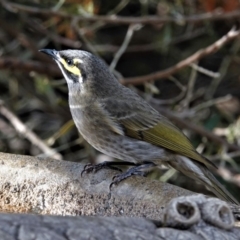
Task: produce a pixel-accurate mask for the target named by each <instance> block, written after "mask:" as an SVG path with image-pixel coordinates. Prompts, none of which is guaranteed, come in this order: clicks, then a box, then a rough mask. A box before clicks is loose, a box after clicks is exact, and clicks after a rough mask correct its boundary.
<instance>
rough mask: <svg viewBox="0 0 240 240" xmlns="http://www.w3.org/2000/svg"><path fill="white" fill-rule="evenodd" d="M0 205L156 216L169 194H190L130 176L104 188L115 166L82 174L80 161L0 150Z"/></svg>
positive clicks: (57, 211) (31, 210)
mask: <svg viewBox="0 0 240 240" xmlns="http://www.w3.org/2000/svg"><path fill="white" fill-rule="evenodd" d="M0 163H1V167H0V211H1V212H15V213H16V212H17V213H23V212H29V213H38V214H55V215H74V216H76V215H100V216H136V217H143V216H144V217H147V218H151V219H157V220H161V217H162V214H163V211H164V208H165V206H166V205H167V204H168V203H169V201H170V200H171V199H172V198H175V197H178V196H187V195H191V194H193V193H192V192H190V191H188V190H184V189H182V188H179V187H177V186H173V185H171V184H168V183H162V182H159V181H152V180H150V179H148V178H141V177H132V178H129V179H127V180H125V181H124V182H122V183H120V184H119V185H118V186H114V187H113V188H112V190H111V192H110V191H109V185H110V183H111V180H112V177H113V176H114V175H115V174H117V173H118V172H116V171H113V170H101V171H99V172H97V173H92V174H91V173H89V174H83V176H82V177H81V172H82V170H83V167H84V164H80V163H74V162H67V161H58V160H54V159H50V158H36V157H29V156H22V155H13V154H6V153H0Z"/></svg>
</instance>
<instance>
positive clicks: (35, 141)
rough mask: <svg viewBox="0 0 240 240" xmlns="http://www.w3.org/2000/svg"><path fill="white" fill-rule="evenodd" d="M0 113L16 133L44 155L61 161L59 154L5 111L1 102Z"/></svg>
mask: <svg viewBox="0 0 240 240" xmlns="http://www.w3.org/2000/svg"><path fill="white" fill-rule="evenodd" d="M0 113H1V114H2V115H3V116H4V117H6V118H7V119H8V120H9V121H10V122H11V124H12V125H13V127H14V128H15V129H16V131H17V132H19V133H20V134H21V135H22V136H24V137H25V138H27V139H28V140H29V141H30V142H31V143H32V144H34V145H35V146H36V147H38V148H39V149H40V150H41V151H42V152H44V153H45V154H46V156H51V157H54V158H56V159H59V160H60V159H62V155H61V154H60V153H57V152H56V151H55V150H54V149H52V148H50V147H48V146H47V145H46V144H45V143H44V142H43V141H42V140H41V139H40V138H39V137H38V136H37V135H36V134H35V133H34V132H32V131H31V130H30V129H29V128H28V127H27V126H26V125H24V124H23V122H21V121H20V119H19V118H18V117H17V116H16V115H15V114H14V113H12V112H11V111H10V110H9V109H7V108H6V107H5V106H4V104H3V102H2V101H1V100H0Z"/></svg>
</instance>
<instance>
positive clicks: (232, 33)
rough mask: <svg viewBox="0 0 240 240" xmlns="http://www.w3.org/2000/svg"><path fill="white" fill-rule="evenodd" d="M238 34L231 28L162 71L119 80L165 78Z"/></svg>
mask: <svg viewBox="0 0 240 240" xmlns="http://www.w3.org/2000/svg"><path fill="white" fill-rule="evenodd" d="M239 35H240V31H237V30H235V29H231V30H230V31H229V32H228V33H227V34H226V35H224V36H223V37H222V38H220V39H219V40H218V41H216V42H215V43H213V44H212V45H210V46H208V47H207V48H204V49H200V50H198V51H197V52H196V53H194V54H193V55H191V56H190V57H188V58H186V59H184V60H182V61H180V62H179V63H177V64H176V65H174V66H173V67H170V68H167V69H165V70H163V71H158V72H155V73H151V74H148V75H145V76H140V77H133V78H125V79H122V80H120V81H121V83H122V84H125V85H126V84H132V85H139V84H142V83H144V82H148V81H155V80H158V79H162V78H167V77H169V76H170V75H172V74H174V73H176V72H177V71H179V70H181V69H183V68H184V67H187V66H189V65H191V64H192V63H194V62H196V61H199V60H200V59H202V58H203V57H205V56H207V55H210V54H213V53H215V52H217V51H218V50H219V49H221V48H222V47H223V45H225V44H226V43H228V42H230V41H232V40H234V39H236V38H237V37H239Z"/></svg>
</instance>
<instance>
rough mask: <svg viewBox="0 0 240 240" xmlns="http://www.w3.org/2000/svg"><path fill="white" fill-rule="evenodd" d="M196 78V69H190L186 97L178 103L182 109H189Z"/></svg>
mask: <svg viewBox="0 0 240 240" xmlns="http://www.w3.org/2000/svg"><path fill="white" fill-rule="evenodd" d="M196 77H197V70H196V68H192V71H191V75H190V78H189V81H188V86H187V92H186V97H185V99H183V101H182V102H181V103H180V105H182V107H183V108H188V107H189V104H190V102H191V99H192V96H193V91H194V86H195V83H196Z"/></svg>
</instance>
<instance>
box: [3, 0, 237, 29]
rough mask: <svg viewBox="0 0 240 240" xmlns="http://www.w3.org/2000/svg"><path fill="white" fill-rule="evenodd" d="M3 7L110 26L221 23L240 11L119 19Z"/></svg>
mask: <svg viewBox="0 0 240 240" xmlns="http://www.w3.org/2000/svg"><path fill="white" fill-rule="evenodd" d="M1 2H2V4H3V6H4V7H5V8H6V9H8V10H9V11H12V12H17V11H24V12H27V13H30V14H38V15H42V16H47V17H49V16H55V17H61V18H67V19H72V18H77V19H78V21H84V22H96V21H102V22H105V23H109V24H118V25H119V24H124V25H129V24H159V23H176V24H179V22H181V23H189V22H191V23H197V22H202V21H220V20H226V19H235V18H239V16H240V11H239V10H236V11H232V12H226V13H223V12H222V11H215V12H209V13H203V14H198V15H192V16H181V17H180V18H179V16H178V17H175V18H174V17H159V16H146V17H119V16H115V15H111V16H96V15H94V16H90V15H88V16H79V15H71V14H67V13H63V12H57V11H52V10H48V9H41V8H37V7H29V6H26V5H22V4H17V3H9V2H7V1H4V0H2V1H1Z"/></svg>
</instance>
